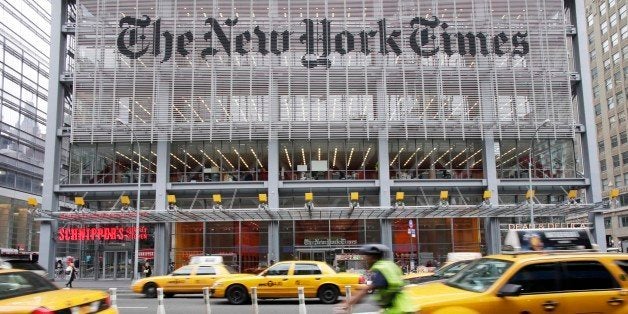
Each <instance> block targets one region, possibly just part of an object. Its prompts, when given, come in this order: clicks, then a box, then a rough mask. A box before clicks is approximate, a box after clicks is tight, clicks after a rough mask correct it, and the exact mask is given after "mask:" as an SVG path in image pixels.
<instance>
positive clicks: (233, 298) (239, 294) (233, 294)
mask: <svg viewBox="0 0 628 314" xmlns="http://www.w3.org/2000/svg"><path fill="white" fill-rule="evenodd" d="M225 295H226V296H227V300H229V303H231V304H235V305H240V304H244V303H245V302H246V301H247V300H248V299H249V294H248V293H247V292H246V288H244V287H243V286H233V287H229V289H227V293H226V294H225Z"/></svg>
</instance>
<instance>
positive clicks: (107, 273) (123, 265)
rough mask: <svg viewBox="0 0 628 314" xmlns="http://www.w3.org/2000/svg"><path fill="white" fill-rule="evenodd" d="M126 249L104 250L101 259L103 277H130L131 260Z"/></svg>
mask: <svg viewBox="0 0 628 314" xmlns="http://www.w3.org/2000/svg"><path fill="white" fill-rule="evenodd" d="M131 257H132V255H131V254H129V252H127V251H105V252H104V253H103V261H102V265H103V267H102V278H103V279H131V278H132V277H133V274H132V273H133V262H132V259H130V258H131Z"/></svg>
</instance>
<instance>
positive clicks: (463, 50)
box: [456, 32, 488, 56]
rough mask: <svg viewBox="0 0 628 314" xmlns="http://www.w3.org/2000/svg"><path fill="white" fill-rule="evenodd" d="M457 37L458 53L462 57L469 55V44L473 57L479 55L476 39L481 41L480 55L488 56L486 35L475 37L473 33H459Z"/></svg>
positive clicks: (480, 34)
mask: <svg viewBox="0 0 628 314" xmlns="http://www.w3.org/2000/svg"><path fill="white" fill-rule="evenodd" d="M456 36H457V37H458V53H460V55H463V56H464V55H466V54H467V43H468V44H469V50H468V52H469V54H470V55H472V56H475V55H476V54H477V44H476V41H475V39H476V38H479V39H480V53H481V54H482V55H484V56H486V55H488V48H487V47H486V35H484V34H482V33H478V34H477V35H474V34H473V33H471V32H469V33H466V34H463V33H458V34H457V35H456Z"/></svg>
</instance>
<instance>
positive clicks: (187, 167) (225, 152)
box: [170, 141, 268, 182]
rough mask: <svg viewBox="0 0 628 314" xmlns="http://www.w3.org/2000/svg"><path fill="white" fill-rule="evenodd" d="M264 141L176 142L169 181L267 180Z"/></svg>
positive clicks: (266, 155) (266, 149)
mask: <svg viewBox="0 0 628 314" xmlns="http://www.w3.org/2000/svg"><path fill="white" fill-rule="evenodd" d="M267 145H268V144H267V142H266V141H231V142H230V141H212V142H210V141H202V142H192V143H189V142H176V143H173V144H172V149H171V150H170V151H171V153H170V182H233V181H266V180H268V170H267V169H268V167H267V163H268V161H267V159H268V148H267Z"/></svg>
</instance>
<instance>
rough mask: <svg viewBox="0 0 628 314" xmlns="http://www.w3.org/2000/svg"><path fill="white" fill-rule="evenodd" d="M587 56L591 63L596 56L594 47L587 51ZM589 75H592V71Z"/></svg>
mask: <svg viewBox="0 0 628 314" xmlns="http://www.w3.org/2000/svg"><path fill="white" fill-rule="evenodd" d="M589 57H590V58H591V63H593V62H595V57H597V53H596V52H595V48H593V49H592V50H591V51H590V52H589ZM591 76H593V73H591Z"/></svg>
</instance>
